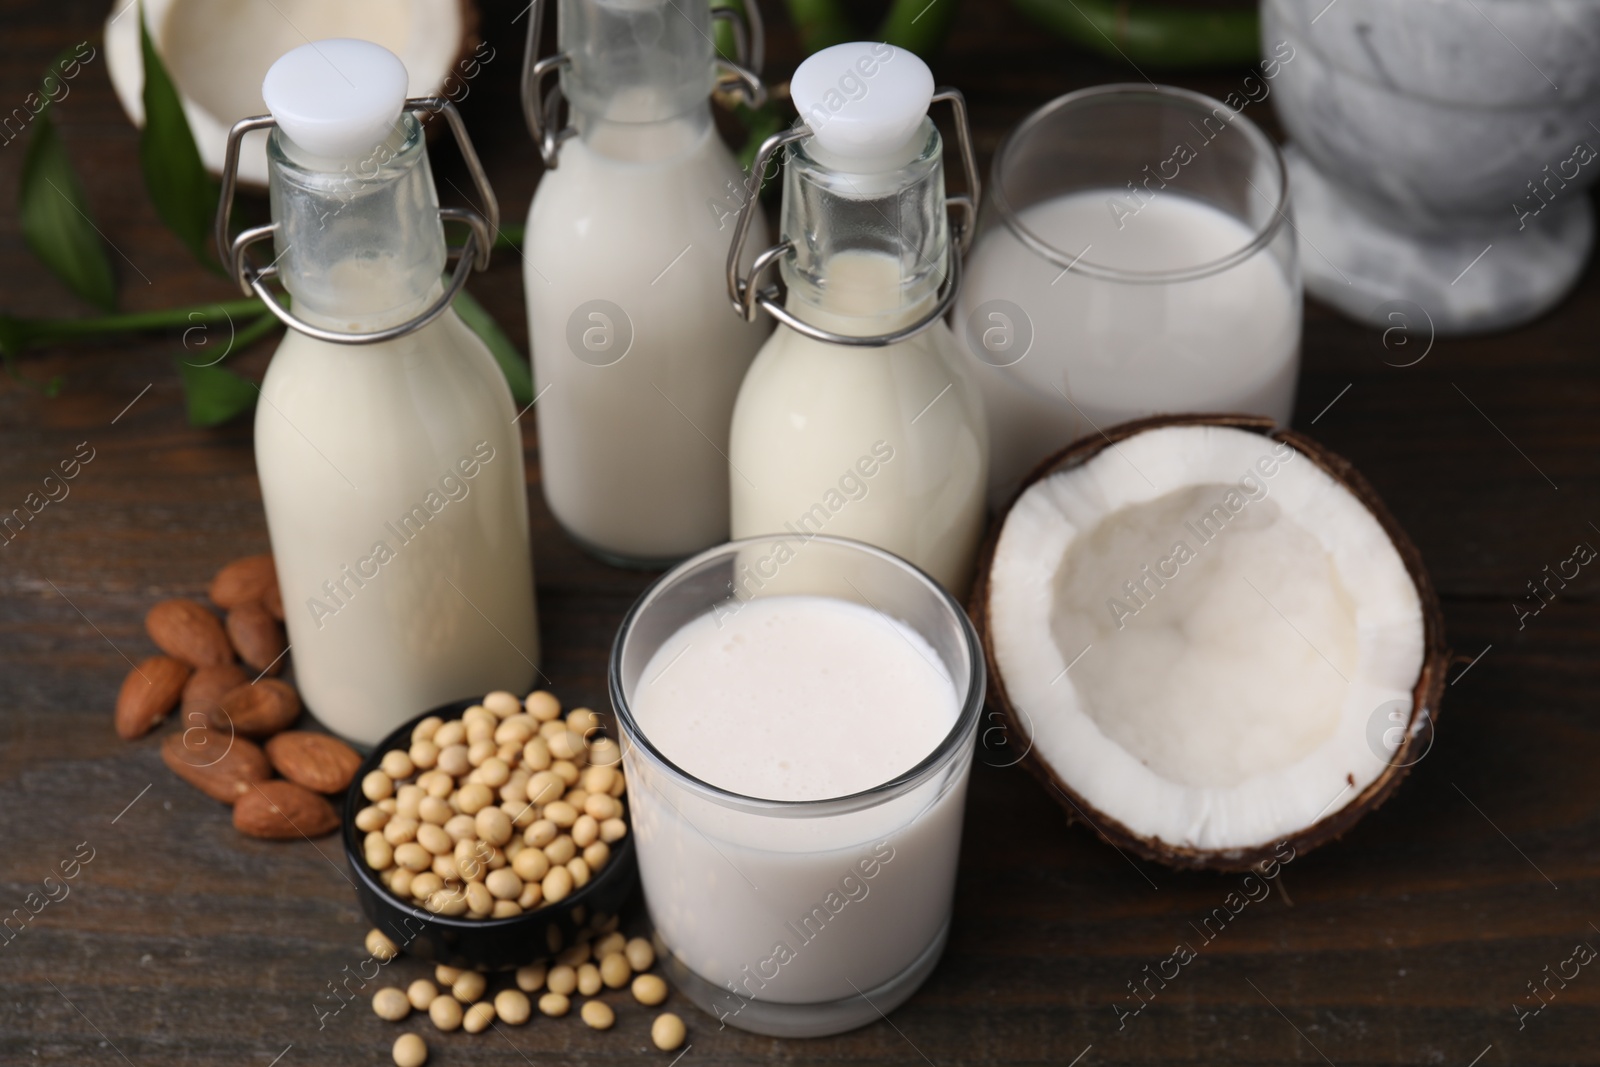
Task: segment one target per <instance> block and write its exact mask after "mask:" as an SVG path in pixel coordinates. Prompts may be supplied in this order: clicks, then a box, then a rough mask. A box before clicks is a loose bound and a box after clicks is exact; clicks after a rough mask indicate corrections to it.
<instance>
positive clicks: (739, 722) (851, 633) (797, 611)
mask: <svg viewBox="0 0 1600 1067" xmlns="http://www.w3.org/2000/svg"><path fill="white" fill-rule="evenodd" d="M632 710H633V714H634V717H635V719H636V720H637V721H638V723H639V727H640V729H642V730H643V731H644V733H645V734H646V735H647V736H648V737H649V738H650V740H651V741H653V742H654V743H655V745H656V747H657V748H658V749H659V750H660V751H661V753H662V754H663V755H665V756H666V757H667V759H669V760H671V761H672V762H673V763H675V764H677V765H678V766H679V767H680V768H682V769H683V770H684V771H687V772H688V773H689V774H691V775H694V776H695V777H696V778H699V779H700V780H701V781H704V782H707V783H709V784H711V785H715V786H718V787H720V788H722V789H726V790H728V791H730V792H734V793H740V794H743V795H745V796H750V797H759V798H761V799H765V800H791V801H792V800H823V799H827V798H830V797H840V796H848V795H850V794H852V793H858V792H861V791H862V790H865V789H871V788H873V787H874V786H877V785H881V784H883V783H884V782H887V781H889V780H890V779H892V778H894V777H895V776H896V775H898V774H901V773H902V772H904V771H907V770H910V769H911V768H912V767H914V766H916V764H918V763H919V762H921V761H922V760H923V759H924V758H925V757H927V755H928V754H929V753H930V752H932V751H933V750H934V749H935V748H937V747H938V745H939V742H940V741H942V740H943V739H944V737H945V735H947V734H948V733H949V732H950V728H951V727H952V726H953V725H954V724H955V721H956V716H957V713H958V711H959V708H958V703H957V698H956V689H955V686H954V684H953V683H952V682H951V680H950V677H949V674H948V673H947V672H946V670H945V668H944V666H943V665H942V664H941V662H940V660H939V656H938V654H937V653H936V652H934V650H933V648H932V646H930V645H929V644H928V643H927V641H925V640H924V639H923V638H922V636H921V635H920V634H918V633H917V632H916V631H914V630H912V629H911V628H910V627H908V626H906V625H905V624H904V623H902V622H899V621H898V620H895V619H892V618H890V617H888V616H887V615H883V614H881V613H879V612H877V611H874V610H872V609H870V608H866V607H863V606H861V605H859V604H853V603H850V602H848V601H844V600H838V599H835V598H832V597H820V596H771V597H760V598H757V599H754V600H749V601H746V602H744V603H742V604H739V605H735V606H734V608H733V610H732V611H731V612H729V611H720V610H719V611H718V612H716V613H715V614H714V615H713V614H706V615H703V616H701V617H700V618H698V619H695V620H694V621H693V622H690V623H688V624H687V625H685V626H684V627H683V628H682V629H680V630H679V631H678V632H677V633H675V634H674V635H672V637H671V638H669V639H668V640H667V641H666V642H665V643H664V644H663V645H662V646H661V648H660V649H659V650H658V651H657V652H656V654H655V655H654V657H653V658H652V659H651V660H650V663H649V664H648V665H647V666H646V668H645V671H644V674H643V676H642V678H641V679H640V685H639V688H638V690H637V692H636V693H635V694H634V697H633V708H632Z"/></svg>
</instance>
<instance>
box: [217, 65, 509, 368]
mask: <svg viewBox="0 0 1600 1067" xmlns="http://www.w3.org/2000/svg"><path fill="white" fill-rule="evenodd" d="M406 110H407V111H426V112H429V113H443V115H444V117H445V121H446V122H447V123H448V124H449V126H450V132H451V133H452V134H454V135H455V139H456V144H457V145H459V146H460V148H461V158H462V159H463V160H464V161H465V162H466V164H467V171H468V173H470V174H471V175H472V183H473V185H474V186H476V187H477V190H478V195H479V196H480V197H482V198H483V208H484V211H485V212H486V213H487V216H488V217H487V218H485V217H484V216H483V215H480V214H478V212H476V211H472V210H469V209H467V208H456V207H441V208H440V209H439V217H440V218H441V219H442V220H444V221H447V222H461V223H465V224H466V226H467V230H468V232H467V239H466V242H465V243H464V244H462V246H461V247H460V248H458V249H447V250H446V254H447V257H448V256H454V257H457V258H456V268H455V271H454V273H452V274H451V276H450V284H449V286H447V287H446V289H445V291H444V295H443V296H441V297H439V299H438V300H436V301H434V302H433V303H432V304H430V305H429V306H428V308H427V309H426V310H424V311H422V312H421V313H419V314H418V315H416V316H415V317H414V318H411V319H407V320H406V321H405V322H402V323H400V324H398V325H395V326H390V327H388V328H386V329H382V330H372V331H369V332H366V333H346V332H343V331H340V330H326V329H323V328H322V327H320V326H313V325H312V324H311V323H309V322H306V321H304V320H303V319H301V318H300V317H299V316H297V315H295V314H294V313H293V312H292V311H290V310H289V309H287V308H285V307H284V306H283V305H282V304H280V303H278V300H277V298H276V297H275V296H274V295H273V293H272V290H270V289H268V288H267V284H266V283H267V281H268V279H271V278H274V277H276V276H277V273H278V268H277V264H275V263H270V264H268V265H267V266H265V267H257V266H255V265H254V264H253V263H251V262H250V255H249V252H250V246H251V245H253V244H255V243H256V242H258V241H265V240H267V239H268V238H271V237H273V236H275V235H276V234H277V232H278V224H277V223H275V222H274V223H269V224H267V225H265V226H255V227H252V228H251V229H248V230H243V231H241V232H240V233H239V235H238V236H237V237H235V238H233V240H232V241H229V239H228V224H229V222H230V220H231V219H232V216H233V195H234V191H235V190H236V189H237V187H238V183H239V146H240V144H241V142H243V140H244V137H245V134H247V133H252V132H254V131H255V130H265V129H271V128H273V127H276V126H277V125H278V124H277V122H276V121H274V119H273V118H272V116H271V115H257V116H255V117H253V118H248V119H240V120H239V121H238V122H236V123H234V124H233V129H231V130H230V131H229V132H228V152H227V155H226V156H225V157H224V159H223V163H222V191H221V194H220V195H219V196H218V198H217V226H216V235H215V236H216V241H217V255H218V256H220V257H221V259H222V265H223V269H225V270H226V271H227V272H228V275H229V276H230V277H232V278H233V279H234V280H235V281H237V282H238V283H239V288H240V289H242V290H243V291H244V292H245V293H246V294H247V295H248V294H250V293H254V294H255V295H256V296H258V297H260V298H261V301H262V302H263V303H264V304H266V305H267V310H268V311H270V312H272V313H273V314H274V315H276V316H277V317H278V319H279V321H281V322H282V323H283V324H284V325H285V326H288V327H289V328H291V329H294V330H298V331H300V332H301V333H303V334H306V335H307V336H309V337H315V338H316V339H317V340H319V341H332V342H334V343H335V344H346V345H370V344H374V343H376V342H379V341H392V340H393V339H395V338H396V337H403V336H405V335H406V334H408V333H411V332H412V331H414V330H420V329H421V328H422V327H424V326H426V325H428V323H430V322H432V321H433V320H434V319H436V318H438V317H439V316H440V315H442V314H444V312H445V309H446V308H448V307H449V306H450V304H451V302H453V301H454V300H455V298H456V295H457V294H458V293H460V292H461V290H462V288H463V287H465V286H466V284H467V275H468V274H470V273H472V271H473V269H474V268H476V269H477V270H485V269H487V268H488V266H489V255H490V253H491V252H492V251H493V249H494V234H496V233H497V232H499V229H500V203H499V201H497V200H496V199H495V196H494V190H493V189H492V188H490V186H489V176H488V175H487V174H485V173H484V170H483V164H482V162H480V161H479V159H478V153H477V151H476V150H474V149H473V147H472V139H471V138H470V137H468V136H467V127H466V125H465V124H464V123H463V122H462V121H461V114H460V112H458V111H457V110H456V106H455V104H453V103H451V102H450V100H448V99H447V98H445V97H443V96H417V97H412V98H411V99H409V100H407V101H406Z"/></svg>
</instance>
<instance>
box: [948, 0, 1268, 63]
mask: <svg viewBox="0 0 1600 1067" xmlns="http://www.w3.org/2000/svg"><path fill="white" fill-rule="evenodd" d="M940 2H941V3H943V2H944V0H940ZM1012 4H1013V6H1015V7H1016V9H1017V10H1018V11H1020V12H1022V13H1023V14H1024V15H1026V16H1027V17H1029V18H1031V19H1033V20H1034V21H1035V22H1037V23H1039V24H1040V25H1042V26H1045V27H1047V28H1049V29H1051V30H1054V31H1055V32H1056V33H1058V34H1060V35H1061V36H1063V37H1065V38H1066V39H1067V40H1069V41H1072V42H1073V43H1074V44H1077V45H1079V46H1081V47H1084V48H1088V49H1092V50H1093V51H1096V52H1099V53H1101V54H1102V55H1106V56H1110V57H1111V58H1113V59H1121V60H1123V61H1125V62H1130V63H1137V64H1139V65H1140V66H1144V65H1149V66H1152V67H1160V68H1163V69H1196V68H1203V67H1219V66H1234V65H1237V64H1240V63H1252V62H1254V61H1255V60H1256V59H1257V58H1259V57H1260V54H1261V31H1260V19H1259V17H1258V14H1257V12H1256V10H1255V8H1254V7H1250V8H1247V9H1243V10H1238V9H1218V10H1211V9H1207V8H1201V9H1199V10H1196V9H1194V8H1192V7H1186V6H1183V5H1180V4H1178V3H1176V2H1175V0H1172V2H1170V3H1167V4H1151V3H1138V4H1134V3H1131V2H1128V0H1012Z"/></svg>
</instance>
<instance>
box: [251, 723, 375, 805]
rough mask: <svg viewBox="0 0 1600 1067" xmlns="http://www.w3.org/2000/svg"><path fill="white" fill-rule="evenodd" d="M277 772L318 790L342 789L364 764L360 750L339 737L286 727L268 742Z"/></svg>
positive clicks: (348, 786)
mask: <svg viewBox="0 0 1600 1067" xmlns="http://www.w3.org/2000/svg"><path fill="white" fill-rule="evenodd" d="M267 758H268V759H269V760H271V761H272V765H273V766H274V767H276V768H277V769H278V773H279V774H281V775H283V776H284V777H285V778H287V779H289V781H291V782H295V783H298V784H299V785H303V786H305V787H306V788H307V789H310V790H312V791H313V792H317V793H342V792H344V791H345V790H346V789H348V788H350V782H351V779H353V778H355V776H356V771H358V770H360V768H361V754H360V753H359V752H357V751H356V750H355V749H353V748H351V747H350V746H349V745H347V744H345V743H344V742H343V741H341V740H339V739H338V738H337V737H331V736H329V735H328V734H317V733H312V732H311V731H309V730H286V731H284V732H283V733H281V734H279V735H278V736H276V737H274V738H273V739H272V740H271V741H268V742H267Z"/></svg>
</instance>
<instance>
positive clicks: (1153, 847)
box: [968, 415, 1450, 871]
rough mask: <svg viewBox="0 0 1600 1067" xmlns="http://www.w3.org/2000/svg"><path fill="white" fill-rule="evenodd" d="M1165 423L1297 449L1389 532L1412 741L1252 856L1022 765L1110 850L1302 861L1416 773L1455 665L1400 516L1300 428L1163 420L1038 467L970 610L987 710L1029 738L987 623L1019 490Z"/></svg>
mask: <svg viewBox="0 0 1600 1067" xmlns="http://www.w3.org/2000/svg"><path fill="white" fill-rule="evenodd" d="M1167 426H1227V427H1233V428H1235V429H1240V430H1247V431H1249V432H1251V433H1258V434H1261V435H1262V436H1263V437H1267V438H1270V439H1271V440H1273V441H1282V442H1285V443H1287V444H1288V445H1290V446H1291V447H1293V448H1294V449H1295V451H1297V452H1299V453H1300V454H1301V455H1303V456H1305V457H1306V458H1307V459H1309V460H1311V462H1312V463H1315V464H1316V465H1317V466H1318V467H1320V468H1322V469H1323V470H1324V471H1326V472H1327V473H1328V474H1329V475H1331V476H1332V477H1333V479H1334V480H1335V481H1337V482H1339V483H1340V484H1342V485H1344V486H1345V487H1346V488H1348V489H1349V490H1350V492H1351V493H1352V494H1354V496H1355V497H1356V499H1357V500H1359V501H1361V503H1362V504H1363V505H1365V506H1366V508H1367V510H1368V511H1370V512H1371V513H1372V514H1373V516H1374V517H1375V518H1376V519H1377V520H1378V523H1379V525H1381V526H1382V527H1383V530H1384V532H1385V533H1386V534H1388V535H1389V540H1390V541H1392V542H1393V543H1394V547H1395V550H1396V551H1397V552H1399V553H1400V558H1401V560H1402V561H1404V563H1405V566H1406V570H1407V572H1408V573H1409V574H1410V575H1411V580H1412V583H1413V584H1414V585H1415V586H1416V589H1417V597H1418V599H1419V600H1420V601H1421V602H1422V622H1423V660H1422V670H1421V672H1420V673H1419V674H1418V676H1417V683H1416V686H1415V687H1414V688H1413V689H1412V702H1411V717H1410V720H1409V721H1408V722H1407V725H1406V736H1405V740H1404V741H1403V742H1401V745H1400V748H1399V749H1398V750H1397V751H1396V752H1395V753H1394V754H1393V755H1392V756H1391V757H1390V760H1389V765H1388V766H1387V767H1386V768H1385V769H1384V771H1383V773H1381V774H1380V775H1379V776H1378V777H1377V778H1376V779H1375V780H1374V781H1373V782H1372V783H1371V784H1370V785H1368V786H1367V787H1366V788H1365V789H1364V790H1362V791H1361V793H1360V794H1359V795H1358V796H1356V797H1355V798H1354V799H1352V800H1350V801H1347V802H1346V803H1345V804H1344V805H1343V806H1341V807H1340V808H1339V809H1338V810H1336V811H1334V812H1332V813H1330V814H1328V815H1326V816H1324V817H1323V818H1322V819H1320V820H1319V821H1317V822H1316V823H1314V824H1312V825H1311V826H1308V827H1305V828H1304V829H1302V830H1298V831H1296V832H1295V833H1293V834H1291V835H1289V836H1288V837H1286V838H1285V839H1284V841H1272V842H1268V843H1266V844H1264V845H1261V846H1258V847H1255V848H1249V849H1228V850H1208V849H1195V848H1185V847H1181V846H1176V845H1172V844H1169V843H1167V842H1165V841H1160V840H1157V839H1155V838H1151V837H1146V836H1143V835H1141V834H1139V833H1137V832H1136V831H1134V830H1132V829H1130V828H1129V827H1127V826H1125V825H1123V824H1122V823H1120V822H1118V821H1117V820H1116V819H1113V818H1111V817H1110V816H1107V815H1105V814H1104V813H1103V812H1100V811H1098V810H1096V809H1095V808H1094V807H1093V806H1092V805H1090V804H1089V802H1088V801H1087V800H1085V799H1084V798H1083V797H1082V796H1081V795H1079V794H1078V792H1077V791H1076V790H1074V789H1073V788H1072V785H1071V784H1070V783H1068V782H1066V781H1064V780H1063V779H1062V778H1061V777H1060V776H1059V775H1057V774H1056V772H1055V770H1054V768H1052V767H1051V766H1050V765H1049V764H1048V763H1047V762H1046V761H1045V760H1044V758H1043V757H1042V756H1041V755H1040V754H1039V752H1038V751H1037V750H1036V749H1034V748H1032V747H1031V744H1030V747H1029V751H1028V754H1027V755H1026V756H1025V757H1024V758H1023V760H1022V765H1023V766H1024V767H1026V768H1027V770H1028V772H1029V773H1031V774H1032V775H1033V776H1034V777H1035V778H1037V779H1038V780H1039V781H1040V783H1042V784H1043V785H1044V787H1045V790H1046V792H1048V793H1050V794H1051V796H1052V797H1054V798H1055V799H1056V800H1057V801H1058V802H1060V803H1061V805H1062V807H1063V809H1065V811H1066V814H1067V821H1068V822H1083V823H1085V824H1087V825H1088V826H1089V828H1090V829H1091V830H1093V831H1094V832H1095V833H1096V834H1098V835H1099V836H1100V837H1101V839H1103V840H1105V841H1106V842H1108V843H1110V844H1111V845H1114V846H1115V847H1117V848H1120V849H1123V850H1126V851H1129V852H1133V853H1136V854H1138V855H1140V856H1143V857H1144V858H1145V859H1148V860H1153V861H1155V862H1156V863H1162V864H1165V865H1167V866H1169V867H1176V868H1187V869H1209V870H1221V871H1233V870H1247V869H1249V868H1252V867H1256V866H1258V865H1260V864H1262V863H1264V862H1265V861H1267V860H1270V859H1274V858H1277V859H1279V860H1281V859H1282V857H1281V856H1278V855H1276V850H1277V849H1279V848H1280V847H1281V845H1282V844H1283V843H1284V842H1285V841H1286V842H1287V843H1288V844H1289V845H1291V846H1292V847H1293V849H1294V855H1295V856H1301V855H1304V854H1305V853H1307V852H1309V851H1311V850H1312V849H1314V848H1316V847H1318V846H1319V845H1323V844H1326V843H1327V842H1329V841H1332V840H1334V839H1336V838H1338V837H1340V836H1341V835H1343V834H1344V833H1345V831H1347V830H1349V829H1350V828H1351V827H1352V826H1354V825H1355V824H1356V823H1357V822H1358V821H1360V819H1361V818H1362V816H1364V815H1366V814H1367V813H1368V812H1370V811H1372V810H1373V809H1375V808H1376V807H1378V805H1380V804H1382V803H1383V802H1384V801H1385V800H1387V799H1388V798H1389V797H1390V796H1391V795H1392V794H1393V793H1394V791H1395V789H1396V788H1398V787H1399V785H1400V782H1401V781H1402V780H1403V779H1404V778H1405V776H1406V773H1407V772H1408V771H1409V770H1410V769H1411V764H1413V763H1414V762H1416V761H1417V760H1419V759H1421V758H1422V755H1424V754H1426V753H1427V751H1428V749H1429V748H1430V747H1431V746H1432V744H1433V736H1434V728H1435V724H1436V723H1437V722H1438V718H1439V702H1440V700H1441V698H1442V697H1443V695H1444V688H1445V672H1446V670H1447V668H1448V666H1449V664H1450V650H1449V649H1448V648H1447V647H1446V645H1445V638H1444V616H1443V613H1442V612H1441V611H1440V608H1439V598H1438V595H1437V594H1436V593H1435V592H1434V588H1433V582H1432V580H1431V579H1429V577H1428V572H1427V569H1426V568H1425V567H1424V566H1423V564H1422V555H1421V553H1419V552H1418V551H1417V546H1416V545H1415V544H1413V543H1412V541H1411V538H1410V537H1408V536H1407V535H1406V532H1405V530H1403V529H1401V527H1400V524H1399V523H1398V522H1397V521H1395V517H1394V515H1393V514H1392V513H1390V511H1389V509H1388V507H1386V506H1385V505H1384V503H1383V500H1382V499H1381V498H1379V496H1378V493H1377V491H1376V490H1375V489H1373V488H1372V485H1371V483H1369V482H1368V481H1367V480H1366V478H1364V477H1363V476H1362V475H1361V473H1360V472H1359V471H1357V470H1356V469H1355V467H1354V466H1352V465H1351V463H1350V461H1349V460H1347V459H1345V458H1344V457H1343V456H1340V455H1338V454H1337V453H1335V452H1333V451H1331V450H1330V449H1328V448H1326V447H1325V446H1323V445H1321V444H1319V443H1318V442H1316V441H1314V440H1312V439H1311V438H1309V437H1307V436H1306V435H1305V434H1302V433H1299V432H1297V431H1295V430H1288V429H1280V428H1278V427H1277V426H1276V425H1275V424H1274V423H1273V421H1272V420H1271V419H1268V418H1263V417H1261V416H1256V415H1158V416H1154V417H1151V418H1146V419H1135V420H1133V421H1131V422H1125V423H1121V424H1120V425H1117V426H1113V427H1110V428H1108V429H1106V430H1105V431H1103V432H1101V433H1098V434H1095V435H1093V436H1089V437H1083V438H1080V439H1078V440H1077V441H1074V442H1073V443H1072V444H1070V445H1068V446H1067V447H1066V448H1064V449H1062V450H1061V451H1060V452H1057V453H1056V454H1055V455H1053V456H1050V457H1049V458H1047V459H1045V460H1044V461H1043V462H1041V463H1040V464H1039V465H1038V466H1037V467H1035V468H1034V469H1033V471H1032V472H1031V473H1030V474H1029V475H1028V477H1027V478H1026V479H1024V480H1023V483H1022V485H1021V487H1020V488H1019V489H1018V490H1017V492H1016V494H1015V495H1013V496H1012V498H1011V499H1010V500H1009V501H1007V503H1006V506H1005V509H1004V511H1002V513H1001V514H1000V515H999V516H998V517H997V518H996V519H995V521H994V523H993V524H992V525H991V527H990V529H989V533H988V536H987V537H985V538H984V542H983V546H982V548H981V550H980V552H979V556H978V567H977V578H976V580H975V581H974V583H973V588H972V593H971V596H970V598H969V603H968V610H969V612H970V614H971V616H972V620H973V623H974V625H975V626H976V627H977V630H978V636H979V639H980V640H981V641H982V643H983V655H984V660H985V662H986V664H987V667H988V673H989V689H988V700H989V704H990V707H991V708H992V709H993V710H996V711H998V712H1000V714H1001V715H1003V716H1004V717H1005V721H1006V723H1007V725H1008V727H1009V728H1010V729H1011V730H1013V731H1016V736H1024V737H1027V736H1030V734H1029V730H1028V728H1027V726H1026V720H1025V718H1024V717H1023V716H1021V715H1019V714H1018V713H1017V710H1016V708H1015V707H1013V706H1012V703H1011V700H1010V697H1009V695H1008V694H1007V692H1006V685H1005V679H1004V678H1002V677H1001V676H1000V672H999V670H998V669H997V667H996V659H995V653H994V646H993V644H992V642H991V636H990V635H991V632H992V627H991V626H990V625H989V572H990V569H991V567H992V565H993V562H994V550H995V544H996V543H997V542H998V541H999V539H1000V530H1001V528H1002V527H1003V526H1004V525H1005V519H1006V516H1008V515H1009V514H1010V513H1011V509H1012V507H1013V506H1014V505H1015V504H1016V502H1017V499H1018V498H1019V497H1020V496H1021V495H1022V493H1023V492H1025V491H1026V490H1027V489H1028V488H1029V487H1030V486H1032V485H1033V484H1034V483H1035V482H1038V481H1039V480H1041V479H1043V478H1048V477H1049V476H1051V475H1052V474H1055V473H1057V472H1059V471H1063V470H1067V469H1070V468H1072V467H1076V466H1079V465H1080V464H1083V463H1085V462H1087V461H1088V460H1089V459H1091V458H1093V457H1094V456H1096V455H1098V454H1099V453H1100V452H1101V450H1103V449H1105V448H1108V447H1110V446H1111V445H1114V444H1116V443H1117V442H1119V441H1124V440H1126V439H1128V438H1130V437H1133V436H1135V435H1137V434H1140V433H1144V432H1145V431H1147V430H1155V429H1160V428H1162V427H1167Z"/></svg>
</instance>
